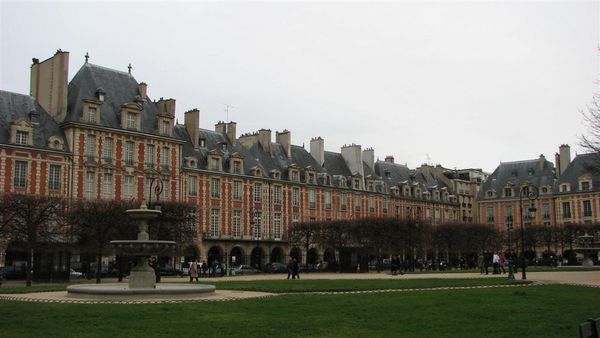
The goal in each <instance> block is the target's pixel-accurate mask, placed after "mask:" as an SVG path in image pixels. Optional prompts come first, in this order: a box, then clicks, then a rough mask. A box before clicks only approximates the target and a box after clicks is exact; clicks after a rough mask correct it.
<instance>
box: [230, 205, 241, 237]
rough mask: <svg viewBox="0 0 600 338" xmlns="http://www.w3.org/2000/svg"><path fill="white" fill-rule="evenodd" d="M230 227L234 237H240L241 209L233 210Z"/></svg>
mask: <svg viewBox="0 0 600 338" xmlns="http://www.w3.org/2000/svg"><path fill="white" fill-rule="evenodd" d="M232 218H233V219H232V222H231V227H232V231H233V237H234V238H240V237H242V211H241V210H234V211H233V216H232Z"/></svg>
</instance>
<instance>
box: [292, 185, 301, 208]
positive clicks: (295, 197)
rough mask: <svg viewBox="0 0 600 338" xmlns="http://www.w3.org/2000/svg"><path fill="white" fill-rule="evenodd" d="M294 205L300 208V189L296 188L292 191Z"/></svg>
mask: <svg viewBox="0 0 600 338" xmlns="http://www.w3.org/2000/svg"><path fill="white" fill-rule="evenodd" d="M292 205H293V206H295V207H299V206H300V188H296V187H294V188H293V190H292Z"/></svg>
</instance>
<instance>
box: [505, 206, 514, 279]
mask: <svg viewBox="0 0 600 338" xmlns="http://www.w3.org/2000/svg"><path fill="white" fill-rule="evenodd" d="M509 217H510V218H509V219H508V222H507V223H506V232H507V233H508V248H509V250H510V251H509V255H508V279H510V280H514V279H515V273H514V270H513V249H512V236H511V235H512V231H513V221H512V216H509Z"/></svg>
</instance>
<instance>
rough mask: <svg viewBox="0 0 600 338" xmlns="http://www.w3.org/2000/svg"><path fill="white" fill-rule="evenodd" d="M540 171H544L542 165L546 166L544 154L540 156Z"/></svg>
mask: <svg viewBox="0 0 600 338" xmlns="http://www.w3.org/2000/svg"><path fill="white" fill-rule="evenodd" d="M539 161H540V171H542V170H544V164H546V157H545V156H544V154H540V158H539Z"/></svg>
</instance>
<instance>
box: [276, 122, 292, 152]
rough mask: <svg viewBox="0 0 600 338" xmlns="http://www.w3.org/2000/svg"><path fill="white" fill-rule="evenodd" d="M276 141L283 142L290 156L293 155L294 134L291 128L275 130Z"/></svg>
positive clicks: (282, 144) (285, 150)
mask: <svg viewBox="0 0 600 338" xmlns="http://www.w3.org/2000/svg"><path fill="white" fill-rule="evenodd" d="M275 142H277V143H278V144H281V146H282V147H283V151H284V152H285V155H286V156H287V157H288V158H291V157H292V135H291V133H290V131H289V130H287V129H284V130H283V131H282V132H281V133H280V132H278V131H276V132H275Z"/></svg>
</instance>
